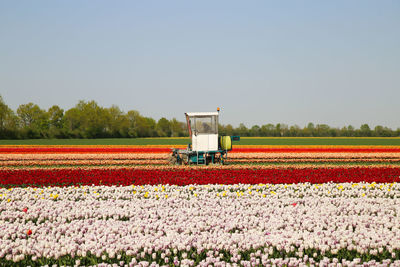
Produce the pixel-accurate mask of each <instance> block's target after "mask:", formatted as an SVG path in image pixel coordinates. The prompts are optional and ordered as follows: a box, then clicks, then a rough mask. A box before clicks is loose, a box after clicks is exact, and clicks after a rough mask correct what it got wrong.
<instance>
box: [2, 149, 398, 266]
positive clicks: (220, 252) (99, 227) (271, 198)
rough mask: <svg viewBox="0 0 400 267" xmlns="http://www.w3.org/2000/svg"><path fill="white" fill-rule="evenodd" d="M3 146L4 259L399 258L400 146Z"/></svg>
mask: <svg viewBox="0 0 400 267" xmlns="http://www.w3.org/2000/svg"><path fill="white" fill-rule="evenodd" d="M169 151H170V149H169V146H162V145H160V146H76V147H73V146H0V229H1V230H0V240H1V242H0V246H1V248H0V265H1V266H3V265H5V266H8V265H9V266H12V265H15V264H18V265H30V266H42V265H53V264H56V265H67V266H70V265H78V266H79V265H85V266H88V265H89V266H92V265H93V266H94V265H100V266H101V265H104V266H106V265H115V266H174V265H180V266H196V265H200V266H209V265H215V266H236V265H237V266H268V265H270V266H313V265H320V266H358V265H359V266H376V265H382V266H400V147H397V146H390V147H389V146H236V147H235V149H234V150H233V151H232V152H231V153H229V155H228V157H229V160H228V161H227V162H228V164H227V165H224V166H219V165H214V166H169V165H167V163H166V160H165V159H166V158H167V156H168V154H169Z"/></svg>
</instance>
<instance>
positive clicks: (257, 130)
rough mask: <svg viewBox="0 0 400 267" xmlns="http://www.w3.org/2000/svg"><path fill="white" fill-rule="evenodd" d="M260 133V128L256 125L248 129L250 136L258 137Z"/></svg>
mask: <svg viewBox="0 0 400 267" xmlns="http://www.w3.org/2000/svg"><path fill="white" fill-rule="evenodd" d="M260 133H261V128H260V126H258V125H254V126H253V127H251V129H250V133H249V135H250V136H260Z"/></svg>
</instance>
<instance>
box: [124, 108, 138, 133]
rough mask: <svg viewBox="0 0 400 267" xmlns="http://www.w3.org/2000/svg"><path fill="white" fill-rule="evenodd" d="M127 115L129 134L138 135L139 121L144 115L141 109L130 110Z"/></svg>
mask: <svg viewBox="0 0 400 267" xmlns="http://www.w3.org/2000/svg"><path fill="white" fill-rule="evenodd" d="M125 117H126V119H127V121H128V136H129V137H138V121H139V119H140V118H141V117H142V116H140V113H139V111H136V110H130V111H128V113H127V114H126V115H125Z"/></svg>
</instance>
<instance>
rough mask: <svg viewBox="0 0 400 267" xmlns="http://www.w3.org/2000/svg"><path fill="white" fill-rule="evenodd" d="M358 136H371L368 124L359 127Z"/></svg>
mask: <svg viewBox="0 0 400 267" xmlns="http://www.w3.org/2000/svg"><path fill="white" fill-rule="evenodd" d="M360 134H361V136H371V135H372V131H371V128H369V125H368V124H363V125H361V127H360Z"/></svg>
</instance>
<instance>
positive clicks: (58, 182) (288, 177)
mask: <svg viewBox="0 0 400 267" xmlns="http://www.w3.org/2000/svg"><path fill="white" fill-rule="evenodd" d="M306 182H309V183H318V184H319V183H327V182H335V183H344V182H369V183H371V182H379V183H389V182H400V168H386V167H369V168H365V167H355V168H342V167H339V168H299V169H295V168H285V169H280V168H275V169H273V168H271V169H250V168H247V169H199V168H196V169H164V170H163V169H129V168H127V169H125V168H119V169H79V168H67V169H31V170H24V169H22V170H4V169H3V170H0V184H1V185H6V186H10V185H33V186H66V185H80V184H82V185H100V184H103V185H130V184H136V185H143V184H152V185H153V184H175V185H187V184H259V183H272V184H281V183H306Z"/></svg>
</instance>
